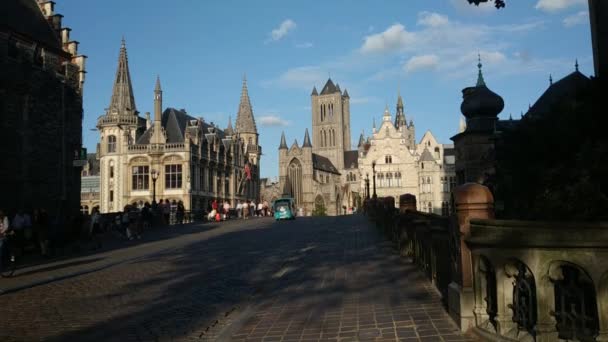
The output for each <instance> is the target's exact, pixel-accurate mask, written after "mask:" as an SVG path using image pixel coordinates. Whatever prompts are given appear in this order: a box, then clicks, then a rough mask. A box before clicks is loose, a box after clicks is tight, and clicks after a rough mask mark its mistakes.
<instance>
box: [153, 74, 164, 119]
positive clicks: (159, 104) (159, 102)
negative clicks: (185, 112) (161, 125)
mask: <svg viewBox="0 0 608 342" xmlns="http://www.w3.org/2000/svg"><path fill="white" fill-rule="evenodd" d="M162 115H163V91H162V89H161V88H160V76H158V75H157V76H156V85H155V86H154V121H161V117H162Z"/></svg>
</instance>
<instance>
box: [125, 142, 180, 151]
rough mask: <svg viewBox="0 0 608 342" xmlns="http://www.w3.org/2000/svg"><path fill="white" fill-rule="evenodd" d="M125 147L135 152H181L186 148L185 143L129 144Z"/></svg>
mask: <svg viewBox="0 0 608 342" xmlns="http://www.w3.org/2000/svg"><path fill="white" fill-rule="evenodd" d="M127 149H128V151H129V152H135V153H163V152H183V151H185V150H186V144H184V143H172V144H141V145H129V146H128V147H127Z"/></svg>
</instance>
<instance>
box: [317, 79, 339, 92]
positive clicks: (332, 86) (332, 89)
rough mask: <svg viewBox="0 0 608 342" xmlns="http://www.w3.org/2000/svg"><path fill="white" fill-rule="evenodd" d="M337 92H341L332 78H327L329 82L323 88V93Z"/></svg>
mask: <svg viewBox="0 0 608 342" xmlns="http://www.w3.org/2000/svg"><path fill="white" fill-rule="evenodd" d="M336 92H339V90H338V88H336V85H335V84H334V82H333V81H332V80H331V78H329V79H327V83H325V86H324V87H323V90H321V95H328V94H333V93H336Z"/></svg>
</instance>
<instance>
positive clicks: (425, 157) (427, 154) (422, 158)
mask: <svg viewBox="0 0 608 342" xmlns="http://www.w3.org/2000/svg"><path fill="white" fill-rule="evenodd" d="M420 161H435V158H433V155H432V154H431V152H430V151H429V149H428V148H424V151H422V155H420Z"/></svg>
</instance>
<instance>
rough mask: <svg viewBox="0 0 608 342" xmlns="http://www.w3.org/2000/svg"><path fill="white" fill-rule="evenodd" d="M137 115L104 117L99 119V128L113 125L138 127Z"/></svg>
mask: <svg viewBox="0 0 608 342" xmlns="http://www.w3.org/2000/svg"><path fill="white" fill-rule="evenodd" d="M137 120H138V117H137V115H111V114H110V115H102V116H100V117H99V118H98V119H97V127H104V126H111V125H137Z"/></svg>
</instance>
